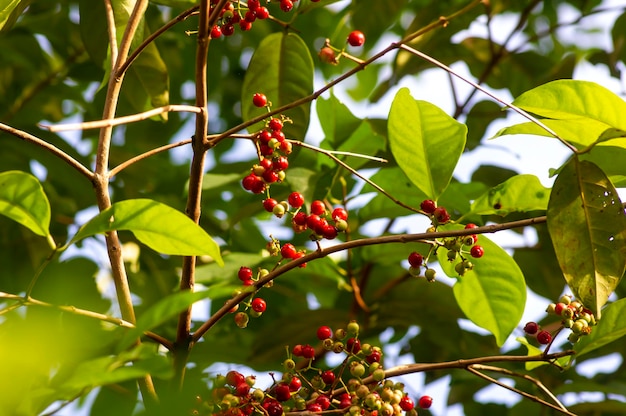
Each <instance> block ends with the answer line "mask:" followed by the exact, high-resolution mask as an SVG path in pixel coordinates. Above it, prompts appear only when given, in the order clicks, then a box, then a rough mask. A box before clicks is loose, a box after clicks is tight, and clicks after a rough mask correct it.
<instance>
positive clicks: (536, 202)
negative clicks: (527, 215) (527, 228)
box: [470, 175, 550, 215]
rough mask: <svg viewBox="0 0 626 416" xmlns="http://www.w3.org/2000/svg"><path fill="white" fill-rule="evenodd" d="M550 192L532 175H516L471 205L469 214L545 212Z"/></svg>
mask: <svg viewBox="0 0 626 416" xmlns="http://www.w3.org/2000/svg"><path fill="white" fill-rule="evenodd" d="M549 197H550V190H549V189H548V188H546V187H544V186H543V185H541V182H539V179H538V178H537V177H536V176H534V175H517V176H513V177H512V178H510V179H508V180H507V181H505V182H502V183H501V184H500V185H497V186H495V187H493V188H491V189H490V190H489V191H488V192H487V193H485V194H483V195H482V196H481V197H480V198H478V199H476V200H475V201H474V203H472V207H471V211H470V215H471V214H479V215H492V214H496V215H507V214H510V213H511V212H526V211H535V210H545V209H547V208H548V200H549Z"/></svg>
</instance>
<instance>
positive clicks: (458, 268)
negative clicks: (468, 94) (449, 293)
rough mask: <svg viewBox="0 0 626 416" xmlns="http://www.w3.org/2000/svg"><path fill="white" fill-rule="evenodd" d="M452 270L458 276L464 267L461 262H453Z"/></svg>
mask: <svg viewBox="0 0 626 416" xmlns="http://www.w3.org/2000/svg"><path fill="white" fill-rule="evenodd" d="M454 271H455V272H457V274H458V275H459V276H463V275H464V274H465V267H464V266H463V262H461V263H457V264H455V265H454Z"/></svg>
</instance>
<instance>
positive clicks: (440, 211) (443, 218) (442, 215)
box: [433, 207, 450, 224]
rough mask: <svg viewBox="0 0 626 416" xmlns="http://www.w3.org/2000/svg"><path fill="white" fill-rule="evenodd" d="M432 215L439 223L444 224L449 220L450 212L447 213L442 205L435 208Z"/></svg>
mask: <svg viewBox="0 0 626 416" xmlns="http://www.w3.org/2000/svg"><path fill="white" fill-rule="evenodd" d="M433 216H434V217H435V219H436V220H437V222H438V223H439V224H445V223H447V222H448V221H450V214H448V211H446V209H445V208H444V207H437V208H435V210H434V211H433Z"/></svg>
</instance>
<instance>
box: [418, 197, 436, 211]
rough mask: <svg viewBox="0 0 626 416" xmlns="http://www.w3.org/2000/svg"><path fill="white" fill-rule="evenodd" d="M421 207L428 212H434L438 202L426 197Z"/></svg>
mask: <svg viewBox="0 0 626 416" xmlns="http://www.w3.org/2000/svg"><path fill="white" fill-rule="evenodd" d="M420 208H421V209H422V211H424V212H425V213H427V214H432V213H433V212H435V209H436V208H437V203H436V202H435V201H433V200H432V199H426V200H424V201H422V203H421V204H420Z"/></svg>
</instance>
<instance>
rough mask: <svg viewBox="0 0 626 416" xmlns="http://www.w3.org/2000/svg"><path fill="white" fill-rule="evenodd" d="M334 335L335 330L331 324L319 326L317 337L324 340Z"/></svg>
mask: <svg viewBox="0 0 626 416" xmlns="http://www.w3.org/2000/svg"><path fill="white" fill-rule="evenodd" d="M332 336H333V330H332V329H330V327H329V326H320V327H319V328H317V338H318V339H320V340H322V341H324V340H325V339H327V338H331V337H332Z"/></svg>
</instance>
